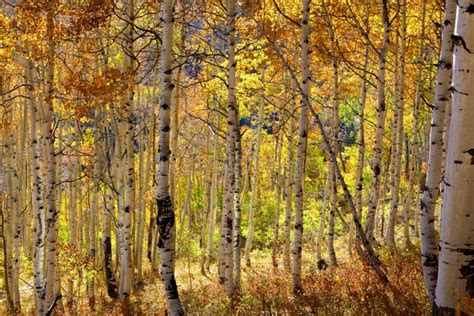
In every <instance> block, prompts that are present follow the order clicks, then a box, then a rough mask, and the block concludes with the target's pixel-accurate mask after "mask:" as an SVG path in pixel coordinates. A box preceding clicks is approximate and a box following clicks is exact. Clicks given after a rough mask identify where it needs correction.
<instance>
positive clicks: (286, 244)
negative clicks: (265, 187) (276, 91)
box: [283, 102, 296, 272]
mask: <svg viewBox="0 0 474 316" xmlns="http://www.w3.org/2000/svg"><path fill="white" fill-rule="evenodd" d="M295 108H296V107H295V104H294V103H293V102H292V103H291V109H290V126H289V130H288V136H287V137H288V145H287V158H286V179H285V220H284V222H283V266H284V267H285V270H286V271H288V272H290V271H291V253H290V248H291V247H290V244H291V220H292V216H293V207H292V202H293V187H294V185H295V183H294V176H293V170H294V168H293V166H294V161H293V133H294V130H295V125H296V123H295Z"/></svg>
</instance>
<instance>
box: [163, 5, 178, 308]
mask: <svg viewBox="0 0 474 316" xmlns="http://www.w3.org/2000/svg"><path fill="white" fill-rule="evenodd" d="M161 20H162V22H163V37H162V46H161V67H162V71H161V78H162V80H161V82H162V90H161V95H160V114H159V130H160V133H159V140H158V153H159V165H158V175H157V181H158V189H157V197H156V202H157V207H158V216H157V225H158V230H159V233H160V237H159V240H158V247H159V249H160V260H161V271H160V272H161V278H162V281H163V285H164V288H165V293H166V297H167V299H168V308H169V311H170V314H171V315H184V309H183V306H182V305H181V300H180V299H179V294H178V287H177V285H176V279H175V276H174V266H175V249H176V245H175V243H176V226H175V212H174V208H173V202H172V201H171V196H170V187H169V162H170V105H171V94H172V90H173V87H174V84H173V82H172V79H171V78H172V77H171V74H172V67H173V65H172V56H171V50H172V47H173V21H174V17H173V0H164V1H163V5H162V18H161Z"/></svg>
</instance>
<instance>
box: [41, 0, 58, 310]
mask: <svg viewBox="0 0 474 316" xmlns="http://www.w3.org/2000/svg"><path fill="white" fill-rule="evenodd" d="M54 11H55V7H54V4H53V3H51V4H50V5H49V6H48V12H47V18H46V28H47V34H48V57H47V58H48V65H47V78H46V89H47V93H46V104H45V107H44V120H43V129H42V132H43V137H44V139H45V140H44V142H45V143H44V145H45V146H46V154H47V166H46V169H47V172H46V179H45V183H46V197H47V203H46V204H47V205H46V208H47V213H46V227H47V241H48V242H47V255H46V277H45V283H44V291H45V293H44V295H45V301H44V303H45V309H46V311H48V312H49V311H51V312H52V311H53V310H54V308H55V306H56V303H57V301H58V299H59V296H57V293H55V284H54V281H55V279H56V273H58V271H57V263H56V262H57V245H56V244H57V236H58V226H57V220H58V217H59V208H57V206H56V154H55V152H54V135H53V123H54V120H53V111H54V110H53V99H54V63H55V62H54V59H55V39H54V30H55V26H54V14H55V12H54Z"/></svg>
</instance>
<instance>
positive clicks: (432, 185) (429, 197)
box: [407, 0, 456, 303]
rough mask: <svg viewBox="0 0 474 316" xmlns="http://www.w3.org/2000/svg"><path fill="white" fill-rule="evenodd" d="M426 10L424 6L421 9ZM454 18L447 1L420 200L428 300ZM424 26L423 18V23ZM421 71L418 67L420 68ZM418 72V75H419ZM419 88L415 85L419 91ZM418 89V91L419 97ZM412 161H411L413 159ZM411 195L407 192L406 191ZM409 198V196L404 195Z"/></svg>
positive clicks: (435, 250)
mask: <svg viewBox="0 0 474 316" xmlns="http://www.w3.org/2000/svg"><path fill="white" fill-rule="evenodd" d="M425 11H426V7H425V5H424V7H423V12H425ZM455 20H456V1H454V0H447V1H446V6H445V11H444V23H443V29H442V35H441V51H440V56H439V62H438V72H437V74H436V85H435V96H434V108H433V114H432V119H431V131H430V145H429V154H428V157H429V158H428V170H427V172H426V182H425V187H424V192H423V198H422V200H421V209H420V226H421V227H420V228H421V257H422V262H423V278H424V281H425V286H426V290H427V291H428V295H429V298H430V301H431V302H432V303H433V301H434V297H435V288H436V278H437V271H438V254H437V253H438V241H437V238H436V233H435V223H434V220H435V215H434V213H435V208H436V203H437V200H438V196H439V190H440V183H441V180H442V178H441V172H442V169H443V167H442V162H443V131H444V123H445V118H446V106H447V104H448V103H449V102H450V99H451V93H450V91H449V89H450V87H451V76H452V71H453V67H452V65H453V41H452V35H453V32H454V25H455ZM422 29H424V21H423V25H422ZM418 58H419V61H418V62H419V63H420V65H421V59H422V58H423V44H422V45H421V46H420V53H419V56H418ZM419 71H421V67H420V69H419ZM419 77H421V74H418V78H419ZM419 89H420V88H418V90H419ZM419 94H420V91H417V98H419ZM413 163H414V162H413ZM409 194H410V193H409ZM407 199H408V198H407Z"/></svg>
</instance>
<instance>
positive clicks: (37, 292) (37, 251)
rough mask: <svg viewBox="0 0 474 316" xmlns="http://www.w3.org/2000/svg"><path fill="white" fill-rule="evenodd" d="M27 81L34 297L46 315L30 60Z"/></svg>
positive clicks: (40, 186)
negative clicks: (32, 216) (32, 215)
mask: <svg viewBox="0 0 474 316" xmlns="http://www.w3.org/2000/svg"><path fill="white" fill-rule="evenodd" d="M26 80H27V84H28V100H29V109H30V148H31V150H30V152H31V154H30V156H31V162H30V164H31V167H30V171H31V178H32V180H31V183H32V191H33V193H32V199H31V203H32V205H31V207H32V210H33V214H34V254H33V270H34V276H33V278H34V296H35V306H36V314H37V315H42V314H43V313H44V297H43V286H44V251H45V212H44V201H43V198H42V195H43V193H42V190H43V183H42V180H43V179H42V177H41V173H40V148H39V140H38V126H39V125H40V117H39V116H40V114H39V107H38V102H36V101H37V100H36V95H35V90H36V84H35V82H34V80H33V62H32V61H31V60H30V59H28V61H27V66H26Z"/></svg>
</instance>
